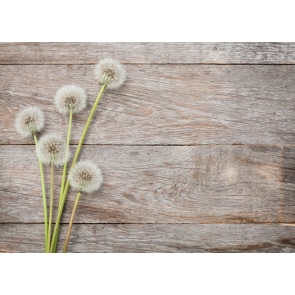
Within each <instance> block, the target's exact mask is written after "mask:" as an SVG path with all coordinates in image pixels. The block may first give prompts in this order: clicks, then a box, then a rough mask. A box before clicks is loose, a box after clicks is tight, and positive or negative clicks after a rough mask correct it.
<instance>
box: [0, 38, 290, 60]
mask: <svg viewBox="0 0 295 295" xmlns="http://www.w3.org/2000/svg"><path fill="white" fill-rule="evenodd" d="M109 56H112V57H115V58H117V59H119V60H120V61H121V62H123V63H132V64H136V63H156V64H167V63H172V64H176V63H180V64H185V63H189V64H192V63H194V64H212V63H213V64H294V63H295V44H294V43H2V44H1V43H0V64H95V63H96V62H97V60H99V59H101V58H104V57H109Z"/></svg>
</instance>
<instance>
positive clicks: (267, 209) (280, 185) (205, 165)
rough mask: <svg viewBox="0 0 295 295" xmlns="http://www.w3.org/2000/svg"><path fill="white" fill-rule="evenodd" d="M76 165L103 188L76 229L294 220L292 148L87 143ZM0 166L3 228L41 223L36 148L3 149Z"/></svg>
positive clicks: (84, 205)
mask: <svg viewBox="0 0 295 295" xmlns="http://www.w3.org/2000/svg"><path fill="white" fill-rule="evenodd" d="M74 148H75V147H73V146H72V151H73V152H74ZM81 159H92V160H93V161H94V162H95V163H97V165H98V166H99V167H101V169H102V171H103V175H104V184H103V187H102V189H101V190H100V191H99V192H97V193H93V194H89V195H84V196H82V198H81V201H80V203H79V207H78V210H77V216H76V219H75V221H76V222H77V223H252V222H253V223H262V222H271V223H274V222H284V223H285V222H288V223H292V222H295V197H294V196H295V177H294V171H295V147H284V146H259V145H257V146H226V145H220V146H176V147H175V146H91V145H88V146H84V147H83V151H82V154H81ZM0 162H1V163H2V164H1V166H2V167H1V170H0V172H1V181H0V185H1V187H0V190H1V191H0V199H1V202H0V222H3V223H10V222H31V223H34V222H42V221H43V211H42V197H41V189H40V181H39V171H38V166H37V162H36V158H35V152H34V147H33V146H31V145H29V146H1V151H0ZM45 172H46V182H47V184H48V183H49V168H47V167H46V168H45ZM59 174H61V169H60V172H59ZM59 177H60V176H59ZM55 183H56V191H58V187H59V183H60V182H59V181H58V180H56V182H55ZM47 188H49V187H48V186H47ZM75 197H76V193H75V192H71V194H70V196H69V199H68V202H67V203H66V210H65V214H64V219H63V222H68V220H69V215H70V213H71V210H72V206H73V202H74V200H75ZM55 210H56V208H55Z"/></svg>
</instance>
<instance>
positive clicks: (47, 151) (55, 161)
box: [37, 134, 70, 252]
mask: <svg viewBox="0 0 295 295" xmlns="http://www.w3.org/2000/svg"><path fill="white" fill-rule="evenodd" d="M37 155H38V158H39V159H40V160H41V162H42V163H44V164H48V165H50V166H51V178H50V209H49V223H48V243H47V252H50V238H51V225H52V210H53V178H54V166H61V165H63V164H64V163H65V162H67V161H68V160H69V158H70V153H69V152H68V150H67V149H66V145H65V142H64V140H63V139H62V137H60V136H59V135H55V134H48V135H44V136H43V137H42V138H41V139H40V142H39V145H38V147H37Z"/></svg>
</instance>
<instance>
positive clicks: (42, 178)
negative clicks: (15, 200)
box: [34, 134, 48, 252]
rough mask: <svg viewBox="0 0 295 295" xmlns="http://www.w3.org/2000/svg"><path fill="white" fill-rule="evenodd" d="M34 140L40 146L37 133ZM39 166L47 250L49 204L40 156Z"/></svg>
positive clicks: (46, 246) (46, 247)
mask: <svg viewBox="0 0 295 295" xmlns="http://www.w3.org/2000/svg"><path fill="white" fill-rule="evenodd" d="M34 140H35V144H36V148H38V140H37V136H36V134H34ZM38 162H39V168H40V178H41V186H42V197H43V209H44V235H45V252H47V249H48V219H47V204H46V191H45V181H44V174H43V166H42V163H41V161H40V159H39V158H38Z"/></svg>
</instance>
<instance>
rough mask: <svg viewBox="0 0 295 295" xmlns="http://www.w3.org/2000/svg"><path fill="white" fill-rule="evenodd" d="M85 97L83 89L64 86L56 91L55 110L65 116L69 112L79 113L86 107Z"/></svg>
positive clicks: (74, 86)
mask: <svg viewBox="0 0 295 295" xmlns="http://www.w3.org/2000/svg"><path fill="white" fill-rule="evenodd" d="M86 100H87V95H86V92H85V90H84V89H83V88H81V87H79V86H76V85H64V86H62V87H61V88H59V89H58V90H57V92H56V93H55V96H54V103H55V106H56V108H57V110H58V111H59V112H60V113H61V114H63V115H66V114H68V113H69V112H70V108H72V112H73V114H74V113H79V112H80V111H82V110H83V109H84V108H85V107H86Z"/></svg>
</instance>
